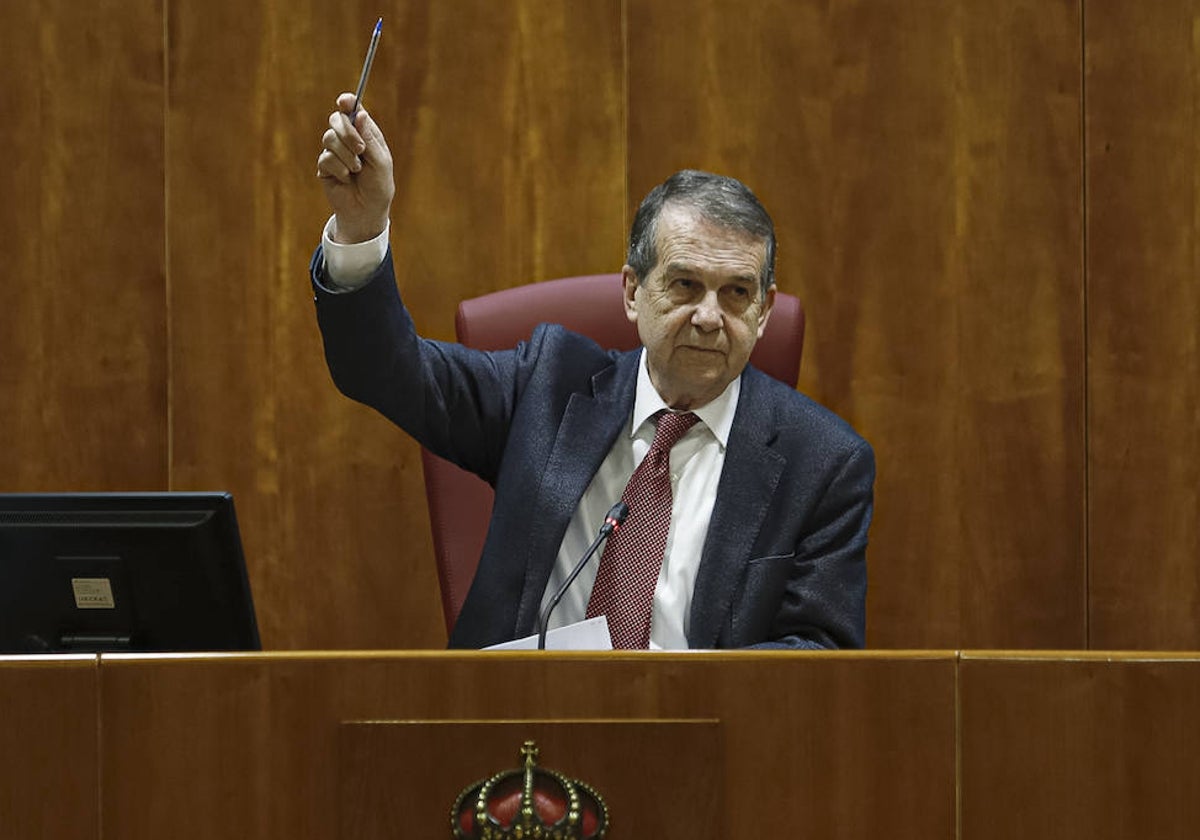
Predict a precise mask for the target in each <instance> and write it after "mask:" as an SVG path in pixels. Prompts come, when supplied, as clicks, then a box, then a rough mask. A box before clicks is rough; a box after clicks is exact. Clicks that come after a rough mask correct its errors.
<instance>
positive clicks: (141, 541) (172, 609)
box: [0, 492, 261, 653]
mask: <svg viewBox="0 0 1200 840" xmlns="http://www.w3.org/2000/svg"><path fill="white" fill-rule="evenodd" d="M260 648H261V644H260V642H259V638H258V623H257V621H256V620H255V616H254V602H253V599H252V598H251V594H250V582H249V579H248V578H247V576H246V563H245V559H244V558H243V556H242V542H241V536H240V534H239V532H238V526H237V517H236V516H235V514H234V508H233V497H232V496H230V495H229V494H228V493H181V492H169V493H7V494H3V493H0V653H67V652H74V653H78V652H112V651H131V652H142V651H231V650H259V649H260Z"/></svg>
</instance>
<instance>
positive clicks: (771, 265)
mask: <svg viewBox="0 0 1200 840" xmlns="http://www.w3.org/2000/svg"><path fill="white" fill-rule="evenodd" d="M668 204H675V205H680V206H683V207H690V208H692V209H694V210H696V211H697V212H698V213H699V214H700V216H701V217H702V218H704V219H706V220H707V221H709V222H712V223H713V224H717V225H720V226H722V227H726V228H730V229H731V230H737V231H743V232H745V233H748V234H750V235H751V236H754V237H757V238H759V239H765V240H766V243H767V257H766V260H764V262H763V268H762V273H761V274H760V275H759V286H760V292H761V294H762V295H766V293H767V289H769V288H771V285H772V284H773V283H774V282H775V223H774V222H772V221H771V216H770V214H768V213H767V210H766V208H765V207H763V206H762V204H761V203H760V202H759V200H758V198H757V197H756V196H755V195H754V193H753V192H751V191H750V188H749V187H747V186H746V185H745V184H743V183H742V182H741V181H739V180H737V179H736V178H730V177H728V176H725V175H714V174H713V173H711V172H701V171H700V170H697V169H684V170H681V171H679V172H676V173H675V174H674V175H672V176H671V177H670V178H668V179H667V180H665V181H663V182H662V183H661V184H659V185H658V186H657V187H655V188H654V189H652V190H650V193H649V194H648V195H647V196H646V197H645V198H644V199H642V204H641V206H640V207H638V211H637V214H636V215H635V216H634V217H633V227H632V228H631V229H630V231H629V254H628V256H627V257H626V260H625V261H626V262H627V263H628V264H629V267H630V268H632V269H633V272H634V274H636V275H637V278H638V282H639V283H644V282H645V281H646V277H647V276H649V274H650V272H651V271H652V270H653V269H654V266H656V265H657V264H658V248H657V243H656V241H655V240H656V239H657V234H658V218H659V216H660V215H661V214H662V209H663V207H665V206H667V205H668Z"/></svg>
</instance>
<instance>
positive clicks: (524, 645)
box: [484, 615, 612, 650]
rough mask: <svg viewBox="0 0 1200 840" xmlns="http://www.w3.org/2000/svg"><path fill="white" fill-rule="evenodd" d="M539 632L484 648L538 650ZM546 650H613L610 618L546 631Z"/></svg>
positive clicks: (594, 619) (592, 619)
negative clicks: (609, 628)
mask: <svg viewBox="0 0 1200 840" xmlns="http://www.w3.org/2000/svg"><path fill="white" fill-rule="evenodd" d="M537 641H538V637H537V634H534V635H532V636H527V637H526V638H524V639H513V640H512V641H511V642H501V643H500V644H498V645H492V646H491V647H487V648H484V650H537ZM546 650H612V639H611V638H610V637H609V635H608V619H607V618H605V617H604V616H602V615H598V616H596V617H595V618H589V619H587V620H586V621H580V622H578V623H576V624H568V625H567V626H566V627H558V628H555V629H554V630H550V631H549V632H547V633H546Z"/></svg>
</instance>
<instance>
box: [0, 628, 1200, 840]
mask: <svg viewBox="0 0 1200 840" xmlns="http://www.w3.org/2000/svg"><path fill="white" fill-rule="evenodd" d="M1198 709H1200V654H1196V655H1165V654H1164V655H1154V654H1129V653H1123V654H1099V653H1075V652H1066V653H1063V652H1051V653H1020V652H1016V653H1014V652H998V653H991V652H964V653H962V654H958V653H954V652H928V653H903V652H858V653H828V654H786V653H728V654H716V653H711V654H710V653H704V654H673V653H655V654H649V653H647V654H595V653H593V654H584V653H581V654H536V653H503V654H501V653H490V654H486V653H441V652H415V653H401V652H397V653H327V654H326V653H314V654H253V655H226V656H103V657H100V658H99V659H97V658H94V657H48V658H36V659H20V658H7V659H0V837H2V838H4V840H8V838H20V839H21V840H24V838H27V837H28V838H39V840H41V838H45V840H59V838H69V840H76V838H79V840H98V838H101V837H103V838H105V840H108V838H119V840H150V838H154V840H159V839H160V838H162V837H170V838H172V840H189V838H196V840H200V838H204V840H210V838H216V837H237V838H239V840H243V839H245V840H258V839H259V838H261V840H267V839H268V838H270V840H276V839H277V838H281V837H285V838H288V840H305V838H321V840H331V839H333V840H336V838H338V837H339V836H341V837H344V838H346V840H350V837H354V840H373V838H375V837H381V836H396V837H405V838H408V837H412V838H421V840H424V839H425V838H438V837H447V836H448V827H447V822H448V815H449V809H450V805H451V804H452V802H453V800H454V797H455V796H457V794H458V792H459V791H460V790H461V789H462V788H463V787H465V786H466V785H468V784H470V783H472V782H474V781H476V780H477V779H479V778H482V777H484V776H487V775H489V774H491V773H493V772H496V771H499V770H503V769H508V768H511V767H514V766H516V763H517V761H516V758H517V756H516V751H517V749H518V748H519V746H520V744H519V743H518V741H519V740H521V739H522V738H523V737H525V735H526V734H533V735H535V736H536V737H538V738H539V739H543V738H544V739H545V744H546V751H545V753H544V754H543V756H542V759H543V761H542V763H543V764H544V765H545V766H548V767H552V768H555V769H559V770H562V771H564V772H566V773H568V774H569V775H573V776H577V777H580V778H582V779H583V780H585V781H588V782H591V783H592V784H594V785H595V786H596V787H597V788H598V789H600V792H601V793H602V794H604V795H606V797H607V798H608V799H609V806H610V808H611V809H612V812H613V826H614V828H613V833H612V834H611V835H610V836H611V838H612V840H622V839H623V838H637V840H641V837H642V836H643V835H642V834H641V832H640V830H639V829H646V828H650V829H652V830H653V832H654V834H655V836H664V837H670V836H671V835H670V834H669V833H668V832H665V831H664V829H663V826H671V825H673V824H674V821H672V820H671V814H670V811H671V810H672V809H676V808H681V807H685V806H682V805H680V804H679V802H680V801H686V800H687V799H688V798H689V797H690V798H691V799H693V800H695V799H700V800H701V801H700V803H699V804H698V805H696V807H698V808H704V809H707V811H705V814H706V815H705V816H704V817H702V819H701V821H702V823H704V824H707V823H710V822H711V823H714V824H715V825H716V828H717V830H716V831H715V832H714V833H713V836H717V837H724V838H734V839H735V840H738V839H739V838H753V839H754V840H758V838H764V837H771V838H774V837H788V838H790V837H811V838H820V839H821V840H827V839H828V838H835V839H836V838H856V840H857V839H858V838H862V840H867V838H871V840H874V838H886V840H903V838H910V837H911V838H921V840H954V838H962V840H993V838H994V839H995V840H1000V838H1005V840H1008V838H1013V837H1022V838H1047V840H1050V838H1053V840H1064V838H1065V840H1073V838H1080V840H1083V838H1088V840H1095V838H1100V840H1106V839H1107V838H1112V840H1118V838H1120V840H1125V838H1129V837H1154V838H1156V840H1176V839H1178V840H1185V838H1186V840H1191V838H1192V837H1194V836H1195V833H1196V826H1197V825H1200V800H1198V799H1197V798H1195V797H1194V796H1193V793H1194V791H1196V790H1197V789H1200V725H1198V724H1197V722H1196V720H1197V715H1198V712H1197V710H1198ZM370 722H374V723H370ZM510 741H511V742H512V743H509V742H510ZM655 791H662V794H663V795H662V796H661V797H660V796H655V795H651V794H653V793H654V792H655ZM697 791H700V793H697ZM705 791H710V792H712V793H711V794H707V793H704V792H705ZM635 794H636V795H635ZM406 797H407V798H406ZM414 797H415V798H414ZM413 802H416V803H418V804H419V805H420V807H416V806H414V805H413V804H412V803H413ZM656 803H657V804H656ZM656 808H657V809H658V810H657V811H655V812H654V813H651V812H652V811H654V809H656ZM710 815H711V816H710ZM407 820H420V821H419V822H412V824H411V825H410V824H408V822H406V821H407ZM397 823H401V824H403V826H404V831H402V832H400V833H398V834H397V833H394V832H391V827H394V826H395V825H396V824H397ZM344 826H349V827H350V828H352V829H353V831H350V830H345V831H344V830H343V827H344ZM389 832H390V833H389ZM688 840H695V836H692V837H689V838H688Z"/></svg>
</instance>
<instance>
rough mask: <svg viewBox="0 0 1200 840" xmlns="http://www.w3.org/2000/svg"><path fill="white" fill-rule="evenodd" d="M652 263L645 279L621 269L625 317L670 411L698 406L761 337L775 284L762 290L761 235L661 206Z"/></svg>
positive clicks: (736, 372) (732, 375) (738, 368)
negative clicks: (634, 330)
mask: <svg viewBox="0 0 1200 840" xmlns="http://www.w3.org/2000/svg"><path fill="white" fill-rule="evenodd" d="M656 244H657V251H658V264H657V265H655V266H654V268H653V269H651V271H650V274H649V276H648V277H646V278H645V283H642V284H639V283H638V281H637V277H636V276H634V273H633V269H631V268H630V267H629V266H625V268H624V269H623V272H622V273H623V275H624V277H623V279H624V283H625V314H626V316H627V317H628V318H629V320H630V321H632V322H633V323H635V324H636V325H637V328H638V335H639V336H640V337H641V340H642V344H643V346H645V348H646V360H647V366H648V368H649V371H650V381H651V382H652V383H654V387H655V388H656V389H657V390H658V393H659V395H660V396H661V397H662V398H663V400H664V401H665V402H666V403H667V405H669V406H671V407H672V408H677V409H692V408H699V407H700V406H703V405H705V404H706V403H709V402H711V401H712V400H713V399H715V398H716V397H717V396H719V395H720V393H721V392H722V391H724V390H725V387H726V386H727V385H728V384H729V383H730V382H732V381H733V380H734V379H736V378H737V377H738V376H740V375H741V373H742V369H743V368H744V367H745V366H746V362H747V361H748V360H749V359H750V351H751V350H753V349H754V345H755V343H756V342H757V341H758V339H759V338H760V337H761V336H762V334H763V329H764V328H765V327H766V325H767V318H768V317H769V316H770V314H771V307H772V306H773V305H774V303H775V287H774V286H772V287H771V288H770V289H769V290H767V293H766V295H765V296H764V295H762V294H761V291H760V287H759V277H761V275H762V269H763V263H764V262H765V260H766V256H767V243H766V241H765V240H763V239H759V238H755V237H754V236H752V235H750V234H748V233H745V232H742V231H737V230H732V229H729V228H725V227H722V226H720V225H715V224H713V223H711V222H709V221H707V220H705V219H704V218H703V217H701V216H700V215H699V214H698V213H696V212H695V211H694V210H691V209H689V208H687V207H682V206H672V205H667V206H665V207H663V209H662V212H661V213H660V214H659V217H658V225H657V235H656Z"/></svg>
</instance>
